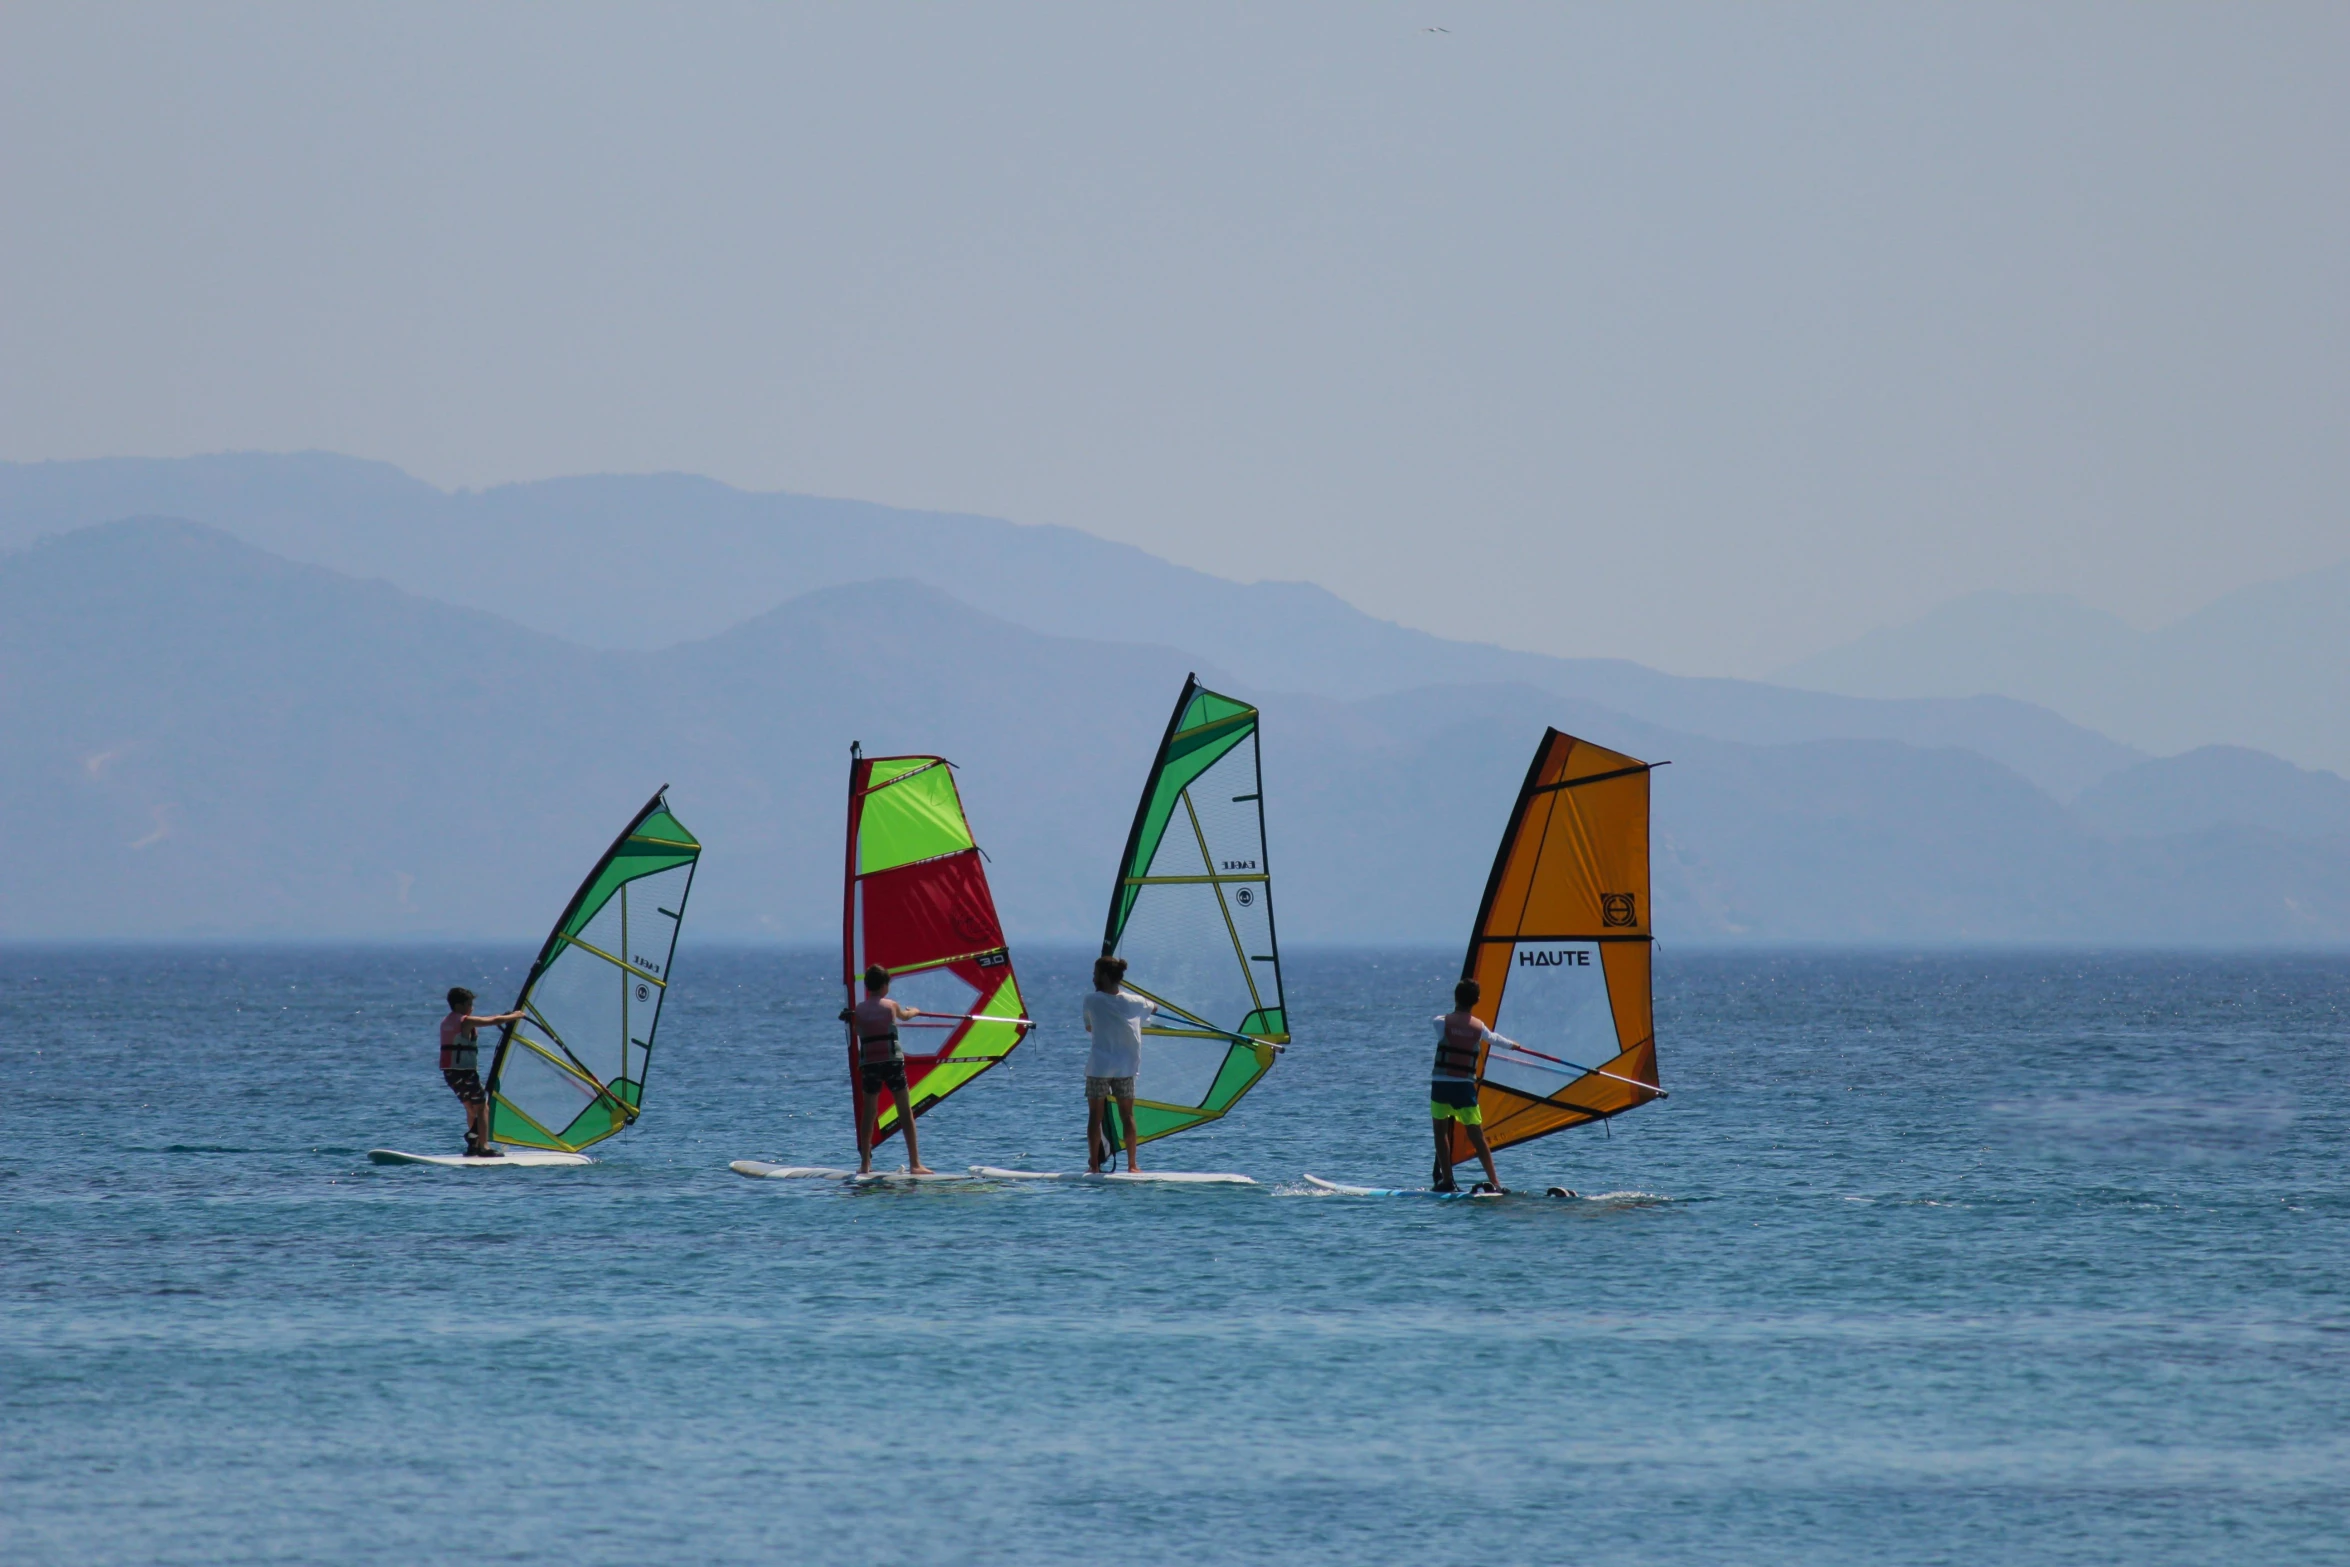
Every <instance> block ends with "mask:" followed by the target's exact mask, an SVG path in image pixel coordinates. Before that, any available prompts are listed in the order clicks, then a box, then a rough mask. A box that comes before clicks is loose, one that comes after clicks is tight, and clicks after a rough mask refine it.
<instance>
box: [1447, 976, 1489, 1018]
mask: <svg viewBox="0 0 2350 1567" xmlns="http://www.w3.org/2000/svg"><path fill="white" fill-rule="evenodd" d="M1483 994H1485V992H1484V991H1482V990H1480V989H1478V988H1477V982H1476V981H1475V980H1473V979H1464V980H1462V981H1461V982H1460V983H1459V984H1457V985H1455V986H1453V987H1452V1004H1453V1005H1454V1006H1456V1007H1459V1008H1460V1009H1461V1010H1462V1011H1463V1012H1466V1011H1468V1010H1469V1008H1471V1007H1473V1006H1475V1005H1476V1004H1477V998H1478V997H1479V996H1481V995H1483Z"/></svg>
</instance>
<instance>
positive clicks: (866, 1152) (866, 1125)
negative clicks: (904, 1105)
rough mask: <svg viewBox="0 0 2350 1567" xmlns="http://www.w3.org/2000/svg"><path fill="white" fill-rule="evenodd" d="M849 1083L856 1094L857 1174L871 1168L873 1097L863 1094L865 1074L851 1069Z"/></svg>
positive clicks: (861, 1173)
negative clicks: (853, 1087)
mask: <svg viewBox="0 0 2350 1567" xmlns="http://www.w3.org/2000/svg"><path fill="white" fill-rule="evenodd" d="M849 1081H850V1083H851V1084H853V1085H854V1086H855V1088H856V1093H857V1173H858V1174H859V1175H863V1174H865V1173H866V1172H867V1171H869V1170H871V1169H872V1168H873V1096H872V1095H870V1094H868V1093H866V1092H865V1074H864V1073H863V1072H859V1071H855V1070H854V1069H852V1071H851V1073H850V1077H849Z"/></svg>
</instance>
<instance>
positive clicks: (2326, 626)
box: [1774, 561, 2350, 772]
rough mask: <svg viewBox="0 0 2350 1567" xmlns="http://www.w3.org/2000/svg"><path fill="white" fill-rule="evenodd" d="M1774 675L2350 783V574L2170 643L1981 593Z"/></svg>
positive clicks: (2341, 572) (2213, 607)
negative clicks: (2297, 768) (1991, 700)
mask: <svg viewBox="0 0 2350 1567" xmlns="http://www.w3.org/2000/svg"><path fill="white" fill-rule="evenodd" d="M1774 678H1776V679H1778V680H1781V681H1784V682H1786V683H1787V684H1790V685H1797V686H1804V687H1808V688H1810V689H1812V690H1817V691H1834V692H1839V693H1842V694H1845V695H1849V696H1873V697H1965V696H1975V695H1979V694H1982V693H1986V692H1991V693H1997V694H2000V695H2003V696H2010V697H2016V698H2019V699H2021V700H2023V701H2027V702H2036V703H2038V704H2040V705H2041V706H2044V707H2046V708H2049V709H2051V710H2053V711H2055V712H2058V713H2062V714H2063V715H2065V716H2066V717H2067V718H2070V719H2072V720H2073V721H2074V722H2076V723H2080V724H2085V725H2088V726H2089V727H2091V728H2093V729H2097V730H2099V731H2101V732H2103V733H2105V734H2109V735H2113V736H2115V737H2116V738H2118V739H2121V740H2124V741H2127V742H2129V743H2130V744H2132V745H2135V746H2139V747H2142V748H2144V749H2146V750H2149V751H2156V752H2171V751H2179V750H2183V749H2186V748H2188V747H2192V746H2199V745H2206V744H2213V743H2230V744H2234V745H2238V746H2248V747H2257V748H2258V749H2261V750H2264V751H2271V752H2274V753H2276V754H2277V755H2279V756H2284V757H2290V758H2292V759H2293V760H2295V761H2297V762H2300V763H2302V764H2304V765H2306V766H2312V767H2324V768H2330V769H2332V770H2334V771H2336V772H2344V771H2350V561H2346V562H2344V563H2342V564H2341V565H2337V566H2330V567H2327V568H2326V569H2324V570H2321V571H2312V572H2306V573H2303V574H2302V575H2300V576H2296V577H2288V578H2285V579H2284V580H2282V581H2277V582H2264V583H2260V584H2257V585H2255V586H2253V587H2249V588H2244V589H2242V590H2240V591H2238V592H2234V593H2230V594H2227V595H2226V596H2224V597H2222V598H2219V599H2216V600H2214V601H2213V602H2212V603H2210V604H2208V605H2206V606H2204V607H2203V608H2202V609H2199V610H2197V611H2196V612H2195V613H2194V614H2192V615H2189V616H2187V617H2186V618H2185V619H2183V620H2180V621H2177V622H2175V623H2174V624H2171V625H2168V626H2165V627H2163V628H2161V629H2160V630H2158V631H2140V630H2138V629H2137V628H2136V627H2134V626H2131V625H2129V624H2127V623H2126V622H2124V621H2121V620H2118V619H2116V618H2114V617H2113V616H2111V615H2108V614H2105V613H2103V612H2102V611H2099V610H2094V609H2091V608H2089V607H2088V606H2087V605H2085V604H2082V603H2080V602H2078V601H2077V600H2074V599H2070V598H2062V597H2058V596H2054V595H2048V594H2017V593H1977V594H1973V595H1971V596H1969V597H1966V598H1962V599H1958V600H1956V601H1954V602H1952V603H1949V604H1945V605H1943V606H1942V607H1941V608H1939V609H1937V610H1935V611H1934V612H1933V613H1931V614H1929V615H1927V616H1925V617H1924V618H1922V619H1920V620H1917V621H1913V622H1911V623H1910V624H1908V625H1904V626H1897V627H1893V628H1890V629H1887V630H1883V631H1875V632H1871V633H1870V634H1869V635H1867V636H1865V637H1862V638H1860V639H1859V640H1858V641H1855V642H1851V643H1848V644H1846V645H1845V646H1843V647H1839V648H1834V649H1831V650H1830V651H1828V652H1826V653H1822V654H1819V655H1818V656H1817V657H1814V658H1808V659H1805V660H1804V661H1803V662H1801V663H1799V664H1795V665H1792V666H1790V667H1789V668H1786V669H1783V670H1781V671H1780V672H1779V673H1778V675H1777V676H1775V677H1774Z"/></svg>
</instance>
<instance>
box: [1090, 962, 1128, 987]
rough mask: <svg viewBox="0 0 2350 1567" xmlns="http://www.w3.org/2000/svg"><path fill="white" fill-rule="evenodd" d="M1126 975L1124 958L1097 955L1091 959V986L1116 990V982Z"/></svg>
mask: <svg viewBox="0 0 2350 1567" xmlns="http://www.w3.org/2000/svg"><path fill="white" fill-rule="evenodd" d="M1125 977H1126V960H1125V959H1124V958H1112V957H1099V958H1095V959H1094V960H1093V988H1094V989H1096V990H1116V989H1117V988H1118V982H1119V981H1120V980H1122V979H1124V978H1125Z"/></svg>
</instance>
